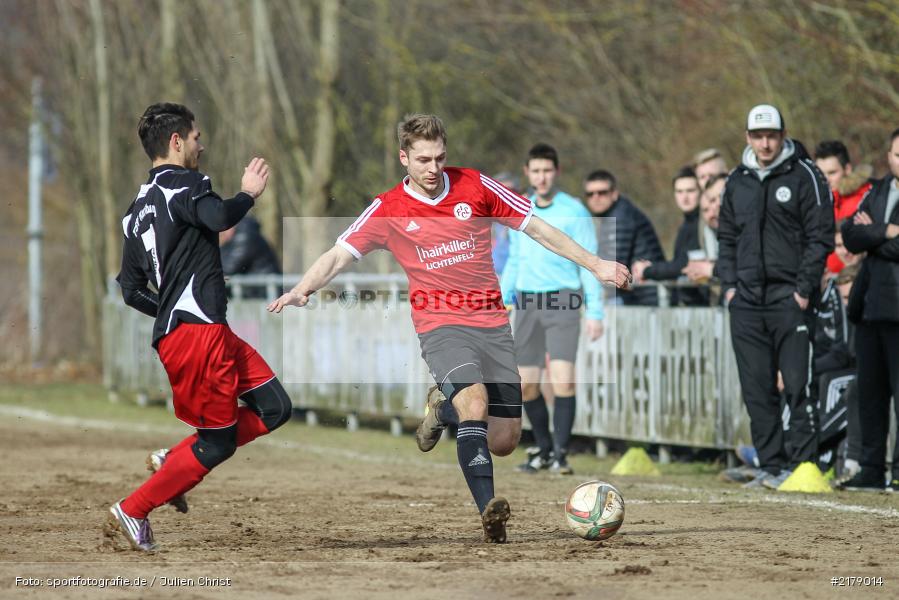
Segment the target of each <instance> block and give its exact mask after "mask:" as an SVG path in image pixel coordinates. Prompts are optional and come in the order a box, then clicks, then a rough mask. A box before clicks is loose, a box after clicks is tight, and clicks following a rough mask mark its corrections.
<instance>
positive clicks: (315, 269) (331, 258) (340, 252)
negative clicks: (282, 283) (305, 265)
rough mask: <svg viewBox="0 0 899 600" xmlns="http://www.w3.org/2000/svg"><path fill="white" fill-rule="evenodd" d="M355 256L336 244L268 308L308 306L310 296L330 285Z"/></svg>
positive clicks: (274, 310) (281, 308) (275, 310)
mask: <svg viewBox="0 0 899 600" xmlns="http://www.w3.org/2000/svg"><path fill="white" fill-rule="evenodd" d="M354 260H355V257H353V255H352V254H350V251H349V250H347V249H346V248H343V247H342V246H334V247H333V248H331V249H330V250H328V251H327V252H325V253H324V254H322V255H321V256H319V257H318V259H316V261H315V262H314V263H312V266H311V267H309V270H308V271H306V274H305V275H303V279H301V280H300V282H299V283H298V284H296V285H295V286H294V287H293V289H292V290H290V291H289V292H287V293H286V294H284V295H283V296H281V297H280V298H278V299H277V300H275V301H273V302H272V303H271V304H269V305H268V306H267V307H266V308H267V309H268V311H269V312H273V313H279V312H281V311H282V310H283V309H284V307H285V306H306V303H307V302H309V296H311V295H312V294H314V293H315V292H316V290H320V289H321V288H322V287H323V286H326V285H328V282H330V281H331V280H332V279H334V277H335V276H337V274H338V273H340V272H341V271H343V270H344V269H346V268H347V267H348V266H350V265H351V264H352V263H353V261H354Z"/></svg>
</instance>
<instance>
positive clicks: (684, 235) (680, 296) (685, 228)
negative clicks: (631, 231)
mask: <svg viewBox="0 0 899 600" xmlns="http://www.w3.org/2000/svg"><path fill="white" fill-rule="evenodd" d="M699 235H700V233H699V209H698V208H696V209H695V210H692V211H690V212H688V213H684V222H683V223H681V226H680V228H678V230H677V237H675V238H674V257H673V258H672V259H671V260H668V261H664V262H657V263H653V264H651V265H650V266H648V267H646V270H645V271H643V277H645V278H646V279H652V280H655V281H668V280H675V279H678V278H679V277H682V276H683V273H681V271H683V269H684V267H686V266H687V261H688V258H689V257H688V256H687V253H688V252H689V251H690V250H699V249H700V248H702V244H700V241H699ZM671 304H672V305H678V304H683V305H685V306H708V304H709V299H708V294H707V293H705V291H704V290H703V289H702V288H689V287H685V288H680V289H676V290H674V291H673V292H672V294H671Z"/></svg>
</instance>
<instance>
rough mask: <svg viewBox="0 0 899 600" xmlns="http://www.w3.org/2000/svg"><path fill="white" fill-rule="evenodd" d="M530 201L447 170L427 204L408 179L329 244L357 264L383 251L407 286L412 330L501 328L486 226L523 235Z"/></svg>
mask: <svg viewBox="0 0 899 600" xmlns="http://www.w3.org/2000/svg"><path fill="white" fill-rule="evenodd" d="M530 218H531V202H530V200H528V199H526V198H523V197H521V196H519V195H518V194H516V193H514V192H512V191H511V190H509V189H508V188H506V187H504V186H503V185H501V184H499V183H497V182H496V181H494V180H493V179H491V178H489V177H487V176H486V175H483V174H481V173H479V172H478V171H476V170H474V169H461V168H456V167H447V168H446V169H445V170H444V172H443V192H442V193H441V194H440V195H439V196H437V197H436V198H428V197H427V196H423V195H421V194H419V193H418V192H416V191H415V190H413V189H412V188H411V187H410V186H409V178H408V177H406V178H405V179H404V180H403V182H402V183H400V184H399V185H397V186H396V187H395V188H393V189H392V190H389V191H387V192H384V193H383V194H380V195H379V196H378V197H377V198H375V199H374V201H372V203H371V204H370V205H369V207H368V208H367V209H366V210H365V211H364V212H363V213H362V214H361V215H360V216H359V218H358V219H356V220H355V221H354V222H353V224H352V225H350V227H349V228H348V229H347V230H346V231H345V232H344V233H343V234H342V235H341V236H340V237H339V238H338V239H337V244H338V245H340V246H342V247H343V248H345V249H346V250H348V251H349V252H351V253H352V254H353V256H355V257H356V258H357V259H359V258H362V256H364V255H365V254H368V253H369V252H371V251H372V250H375V249H377V248H384V249H386V250H389V251H390V252H391V253H393V255H394V256H395V257H396V260H397V261H398V262H399V263H400V266H402V267H403V270H404V271H405V272H406V277H407V278H408V279H409V302H410V303H411V304H412V323H413V324H414V325H415V331H416V332H418V333H425V332H427V331H431V330H432V329H436V328H437V327H440V326H443V325H467V326H470V327H499V326H501V325H505V324H507V323H508V322H509V318H508V316H507V315H506V310H505V307H504V306H503V303H502V294H501V293H500V291H499V281H498V280H497V278H496V273H495V272H494V270H493V259H492V256H491V236H490V229H491V228H490V226H491V223H492V222H493V221H499V222H500V223H502V224H503V225H506V226H508V227H513V228H515V229H518V230H519V231H520V230H523V229H524V228H525V227H526V226H527V224H528V221H530Z"/></svg>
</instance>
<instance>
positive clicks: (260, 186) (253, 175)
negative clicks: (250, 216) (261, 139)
mask: <svg viewBox="0 0 899 600" xmlns="http://www.w3.org/2000/svg"><path fill="white" fill-rule="evenodd" d="M268 173H269V170H268V165H267V164H266V162H265V159H264V158H254V159H253V160H251V161H250V164H248V165H247V168H245V169H244V170H243V177H242V178H241V179H240V191H241V192H243V193H245V194H249V195H250V196H252V197H253V198H258V197H259V196H261V195H262V192H264V191H265V184H266V183H268Z"/></svg>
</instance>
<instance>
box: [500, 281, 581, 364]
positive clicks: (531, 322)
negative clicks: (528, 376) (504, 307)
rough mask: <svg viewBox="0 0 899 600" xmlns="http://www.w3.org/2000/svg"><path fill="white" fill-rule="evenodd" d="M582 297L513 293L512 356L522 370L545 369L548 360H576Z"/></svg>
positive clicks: (573, 292)
mask: <svg viewBox="0 0 899 600" xmlns="http://www.w3.org/2000/svg"><path fill="white" fill-rule="evenodd" d="M583 304H584V296H583V293H582V292H580V291H579V290H560V291H558V292H516V301H515V354H516V355H517V356H518V364H519V365H520V366H522V367H544V366H546V355H547V354H549V358H550V360H566V361H568V362H571V363H573V362H574V361H575V359H576V358H577V346H578V340H579V339H580V335H581V310H580V308H581V306H583Z"/></svg>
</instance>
